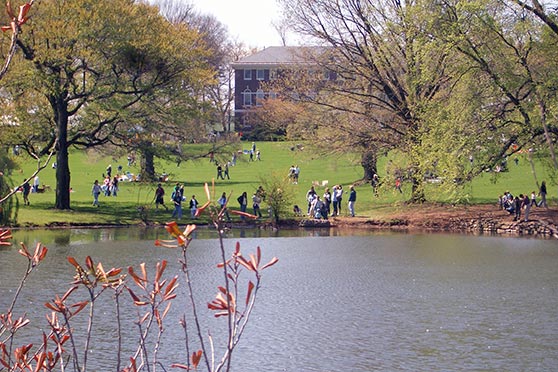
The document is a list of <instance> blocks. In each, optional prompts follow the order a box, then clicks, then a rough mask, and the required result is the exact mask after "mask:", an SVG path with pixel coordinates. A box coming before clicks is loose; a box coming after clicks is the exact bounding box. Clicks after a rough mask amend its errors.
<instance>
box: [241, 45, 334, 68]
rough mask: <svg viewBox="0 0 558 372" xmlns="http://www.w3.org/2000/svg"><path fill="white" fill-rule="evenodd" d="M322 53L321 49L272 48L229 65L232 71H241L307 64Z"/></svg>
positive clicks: (323, 49) (322, 49)
mask: <svg viewBox="0 0 558 372" xmlns="http://www.w3.org/2000/svg"><path fill="white" fill-rule="evenodd" d="M324 51H325V48H323V47H300V46H298V47H294V46H274V47H268V48H265V49H263V50H262V51H259V52H257V53H254V54H252V55H249V56H247V57H244V58H241V59H239V60H238V61H236V62H233V63H231V66H232V67H233V68H234V69H243V68H257V67H277V66H282V65H293V64H307V63H309V62H310V61H311V58H310V57H316V56H317V55H319V54H321V53H323V52H324Z"/></svg>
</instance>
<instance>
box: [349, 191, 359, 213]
mask: <svg viewBox="0 0 558 372" xmlns="http://www.w3.org/2000/svg"><path fill="white" fill-rule="evenodd" d="M349 190H350V191H349V213H350V214H351V217H354V216H355V203H356V197H357V195H356V190H355V187H354V186H353V185H351V187H350V188H349Z"/></svg>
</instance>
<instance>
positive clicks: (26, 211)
mask: <svg viewBox="0 0 558 372" xmlns="http://www.w3.org/2000/svg"><path fill="white" fill-rule="evenodd" d="M297 145H298V144H296V143H290V142H263V143H257V148H258V149H259V150H260V151H261V161H249V155H248V154H245V153H242V154H239V155H238V157H237V163H236V166H231V167H230V177H231V179H230V180H216V181H215V189H214V193H215V195H216V197H217V198H218V197H219V195H221V194H222V193H223V192H226V193H227V194H229V193H231V195H232V196H231V203H230V206H231V207H232V208H237V203H236V197H237V196H238V195H240V194H241V193H242V192H244V191H246V192H247V193H248V195H249V196H250V195H252V193H253V192H254V191H255V190H256V189H257V188H258V186H260V185H261V184H262V183H265V180H266V179H268V178H269V177H270V176H272V175H279V176H280V177H282V178H285V179H286V178H287V174H288V170H289V168H290V166H291V165H295V164H296V165H298V166H299V167H300V169H301V173H300V179H299V183H298V185H290V186H287V185H286V186H285V187H286V188H287V189H288V190H289V192H290V193H291V194H292V200H293V205H294V204H298V205H300V206H301V208H302V209H303V210H305V206H306V201H305V195H306V192H307V191H308V189H309V188H310V186H311V185H312V184H313V183H317V184H319V186H316V190H317V192H318V194H319V195H321V194H323V190H324V187H326V186H322V185H327V186H329V187H330V188H331V187H332V186H333V185H335V184H342V185H344V187H345V189H347V190H348V187H347V186H349V185H351V184H353V183H354V182H356V181H358V180H360V179H361V178H362V174H363V171H362V168H361V166H360V158H359V155H358V154H354V153H351V152H350V151H348V152H347V153H345V154H343V155H338V154H335V155H333V154H332V155H329V156H328V155H323V154H320V153H318V152H316V151H314V150H313V149H312V148H311V146H309V145H308V144H304V145H300V146H297ZM250 146H251V143H250V142H247V143H241V144H238V145H237V146H235V149H236V151H242V150H248V149H249V148H250ZM231 155H232V149H231V153H230V154H223V155H218V156H217V157H216V160H217V161H219V162H225V161H230V160H231V157H232V156H231ZM517 157H518V163H517V165H516V164H515V161H514V158H512V159H510V162H509V172H503V173H499V174H498V175H497V177H496V178H494V175H493V174H492V173H488V172H487V173H486V174H483V175H481V176H480V177H478V179H476V180H475V181H474V182H473V183H472V184H471V185H469V186H467V188H466V191H467V192H468V193H469V202H471V203H495V202H496V200H497V198H498V195H499V194H501V193H502V192H503V191H505V190H510V191H511V192H512V193H514V194H519V193H530V192H531V191H533V190H536V183H535V180H534V177H533V174H532V171H531V167H530V165H529V163H528V159H527V158H526V155H517ZM16 160H17V162H18V163H19V164H20V167H21V169H20V170H17V171H15V172H14V173H12V175H11V178H12V180H13V183H14V184H16V183H17V184H19V183H21V182H22V181H23V178H25V177H27V176H29V175H30V174H32V172H33V171H34V170H35V169H36V162H35V161H34V160H32V159H29V158H26V157H25V156H23V155H20V156H18V157H16ZM387 161H388V159H381V160H380V162H379V167H378V169H379V175H380V177H381V178H382V177H384V176H385V168H386V162H387ZM109 164H111V165H112V172H113V175H114V174H116V173H118V167H119V166H122V172H123V173H126V172H130V173H132V174H137V173H138V172H139V167H138V165H137V164H134V165H132V166H128V165H127V159H126V156H123V157H118V158H113V157H110V156H106V155H102V154H100V153H98V152H95V151H89V152H85V151H82V152H79V151H74V152H73V153H71V154H70V171H71V185H72V193H71V205H72V208H73V210H72V211H57V210H53V209H52V206H53V205H54V199H55V192H54V190H55V185H56V181H55V170H54V169H52V168H51V167H50V166H49V167H47V168H46V169H44V170H43V171H42V172H41V173H40V175H39V177H40V181H41V185H47V186H50V188H49V187H47V190H46V191H45V192H44V193H32V194H31V195H30V201H31V205H29V206H23V203H22V202H21V199H22V197H21V195H20V194H19V193H18V194H17V197H18V198H19V200H20V206H21V207H20V209H19V214H18V223H19V225H21V226H44V225H55V224H69V223H71V224H135V223H138V222H139V221H140V213H139V212H138V207H140V206H146V207H147V209H146V210H147V216H148V219H149V220H150V221H153V222H157V223H164V222H167V221H169V220H170V216H171V212H172V208H171V205H170V201H169V199H170V194H171V191H172V189H173V187H174V185H175V184H176V183H177V182H180V183H184V184H185V196H186V197H187V199H188V200H189V198H190V197H191V195H194V194H195V195H196V196H197V198H198V200H200V202H202V203H203V202H205V200H206V198H205V193H204V191H203V185H204V183H205V182H208V183H209V184H211V182H212V179H213V178H215V177H216V175H217V172H216V166H215V164H214V163H211V162H210V160H209V158H202V159H199V160H195V161H187V162H183V163H181V164H180V165H179V166H178V165H177V164H176V163H172V162H161V161H159V162H157V163H156V170H157V172H158V173H161V174H162V173H165V174H168V181H167V182H165V183H164V187H165V190H166V194H167V195H166V197H165V202H166V203H167V204H168V207H169V211H166V210H164V209H159V210H156V209H155V208H154V203H153V200H154V192H155V187H156V183H153V184H145V183H141V182H121V183H120V185H119V186H120V190H119V193H118V196H117V197H105V196H103V195H101V196H100V203H101V206H100V207H99V208H96V207H93V206H92V201H93V199H92V195H91V187H92V185H93V182H94V181H95V180H96V179H97V180H99V181H100V182H102V176H103V174H104V173H105V169H106V167H107V166H108V165H109ZM536 175H537V179H538V181H539V182H540V181H542V180H543V179H546V180H547V184H548V187H549V194H550V195H549V196H550V198H551V200H552V202H554V201H555V197H556V193H555V189H556V187H555V185H552V184H551V183H550V182H549V179H548V178H547V174H546V172H545V170H544V169H543V167H542V166H541V165H539V164H537V166H536ZM287 183H288V182H287ZM356 189H357V193H358V198H357V205H356V210H357V214H358V215H360V216H370V217H378V216H381V215H382V214H384V213H386V211H390V210H393V209H394V208H396V209H402V208H408V206H406V205H405V204H404V202H405V201H406V200H408V199H409V195H410V189H411V186H410V184H408V183H403V194H401V193H399V192H397V191H396V190H395V189H394V188H393V187H392V185H384V187H383V188H382V189H381V190H380V194H379V196H378V197H376V196H374V195H373V192H372V188H371V187H370V185H369V184H363V185H360V186H358V187H357V188H356ZM345 199H346V198H345ZM427 199H428V200H429V201H437V202H448V201H449V202H451V201H452V200H451V198H450V197H448V196H447V195H444V194H443V193H441V192H440V190H439V188H438V187H437V186H436V185H435V184H431V185H429V187H428V189H427ZM185 204H187V203H185ZM249 206H250V205H249ZM411 208H419V206H412V207H411ZM262 209H263V208H262ZM343 209H344V212H345V213H346V210H347V208H346V200H345V201H344V202H343ZM185 212H186V213H185V214H184V215H185V217H183V220H182V222H183V223H187V222H188V221H189V219H188V215H189V214H188V213H187V212H188V211H185Z"/></svg>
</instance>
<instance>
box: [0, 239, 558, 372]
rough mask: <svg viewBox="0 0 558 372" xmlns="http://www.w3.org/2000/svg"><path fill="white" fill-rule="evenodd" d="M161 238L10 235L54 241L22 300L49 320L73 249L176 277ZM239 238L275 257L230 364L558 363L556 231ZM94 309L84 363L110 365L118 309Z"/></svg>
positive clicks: (257, 367) (14, 263) (203, 282)
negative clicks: (550, 236) (548, 235)
mask: <svg viewBox="0 0 558 372" xmlns="http://www.w3.org/2000/svg"><path fill="white" fill-rule="evenodd" d="M57 234H61V235H57ZM166 236H167V235H166V232H164V231H161V230H157V231H154V230H149V231H146V230H136V229H115V230H94V231H91V230H73V231H65V232H55V231H48V232H40V233H36V232H17V233H16V240H17V241H26V242H27V243H28V244H29V245H30V246H32V247H33V246H34V242H35V241H37V240H42V241H45V242H46V245H47V246H48V247H49V254H48V256H47V259H46V261H45V262H44V263H43V264H42V266H41V267H40V270H39V271H38V272H37V273H35V275H33V276H32V277H31V278H30V279H29V280H28V282H27V287H26V290H25V292H24V295H23V296H22V298H21V302H20V309H23V310H22V311H26V312H27V314H28V317H30V318H31V319H32V322H33V325H34V326H35V327H38V328H41V329H42V328H44V326H45V321H44V314H46V313H47V311H46V309H45V308H44V307H43V306H42V305H43V304H44V302H46V301H48V300H50V299H52V298H53V297H54V295H55V294H59V295H61V294H63V292H65V290H66V289H67V288H68V285H69V283H70V282H71V280H72V274H73V272H72V267H71V266H70V265H69V264H68V262H67V260H66V257H67V256H74V257H76V259H78V261H80V262H83V261H84V258H85V257H86V256H87V255H90V256H92V257H93V259H94V260H95V261H96V262H97V261H101V262H103V265H104V267H105V269H107V268H110V267H113V266H124V267H127V266H128V265H134V267H136V268H137V267H138V265H139V263H141V262H145V263H146V264H147V267H148V269H150V271H151V272H153V268H154V267H155V263H156V262H157V261H159V260H162V259H166V260H168V262H169V268H168V269H167V271H168V273H169V274H173V275H174V274H177V273H179V264H178V262H177V260H178V258H179V252H177V251H176V250H170V249H164V248H160V247H155V246H154V245H153V240H154V239H155V238H157V237H159V238H166ZM214 238H215V232H213V231H199V232H197V234H196V238H195V240H194V241H193V242H192V244H191V246H190V248H189V253H190V255H191V256H190V260H191V264H190V265H191V275H192V277H193V283H194V285H195V291H196V293H197V294H198V297H199V298H200V306H199V307H198V308H199V309H200V311H201V313H202V318H203V319H204V320H203V327H204V328H205V327H207V328H209V329H211V333H212V335H214V336H215V338H216V342H218V341H219V336H218V335H219V334H220V332H222V328H223V326H224V322H223V320H222V319H214V318H213V317H212V315H211V313H209V312H208V311H207V308H206V306H205V304H206V303H207V302H208V301H211V300H212V299H213V298H214V296H215V294H216V293H217V292H216V286H217V285H220V281H221V279H222V273H221V272H220V271H219V270H217V269H216V268H215V263H217V262H218V261H219V250H218V246H217V241H216V240H215V239H214ZM237 241H239V242H240V244H241V247H242V250H243V252H244V253H245V254H247V253H250V252H253V251H254V250H255V248H256V247H257V246H258V245H259V246H261V248H262V255H263V259H262V261H264V262H267V261H268V260H269V259H271V258H272V257H274V256H276V257H278V258H279V263H278V264H277V265H275V266H273V267H272V268H269V269H267V270H265V271H264V276H263V285H262V288H261V292H260V296H259V298H258V302H257V304H256V307H255V309H254V313H253V318H252V319H251V323H250V324H249V325H248V328H247V329H246V333H245V335H244V337H243V340H242V341H241V343H240V346H239V348H238V350H237V351H236V352H235V355H234V357H233V368H232V370H233V371H236V372H251V371H254V372H260V371H266V372H273V371H293V372H300V371H303V372H306V371H316V372H328V371H331V372H338V371H350V372H366V371H555V370H557V369H558V244H556V241H554V240H535V239H516V238H500V237H475V236H461V235H420V234H417V235H407V234H391V233H382V234H371V233H368V232H364V231H356V232H355V231H337V232H335V234H332V233H331V232H330V231H329V230H309V231H300V230H297V231H295V232H280V233H274V232H267V231H264V232H261V231H258V230H247V231H243V232H240V231H234V232H231V233H230V234H229V236H228V238H227V239H226V245H227V250H229V251H231V250H232V249H233V248H234V245H235V243H236V242H237ZM17 249H18V247H16V246H14V247H11V248H3V247H2V248H0V312H3V311H4V309H5V308H6V307H7V306H8V304H9V301H10V300H11V296H10V293H12V291H13V289H14V288H15V286H16V285H17V283H18V282H19V280H18V278H19V277H20V276H21V274H20V272H21V270H23V269H24V267H25V261H24V260H23V259H22V258H20V256H19V255H18V254H17ZM183 287H184V286H183ZM183 290H184V289H183ZM180 297H182V296H180ZM107 303H108V304H110V302H107ZM175 305H176V306H175ZM175 305H173V309H174V310H173V311H172V312H171V313H170V315H169V318H168V323H167V329H166V331H165V334H164V338H165V341H164V343H163V347H162V351H161V358H162V359H163V361H164V364H165V365H166V366H168V365H170V364H171V363H173V362H180V363H184V351H183V345H184V341H183V337H182V336H183V335H182V333H183V332H182V331H181V329H180V327H179V326H178V325H177V324H178V322H177V319H178V317H179V316H180V314H181V313H182V309H181V308H182V307H183V306H184V302H183V300H182V299H181V298H179V299H177V302H176V303H175ZM98 314H100V315H101V317H100V319H99V320H98V322H99V323H97V324H96V330H97V337H96V338H95V339H94V342H93V344H92V347H91V350H90V356H89V365H88V366H89V368H88V369H89V370H90V371H110V370H114V348H115V346H114V345H115V337H114V334H113V333H114V321H115V319H114V316H113V315H112V314H113V311H112V309H111V308H110V306H108V305H107V306H106V307H102V306H101V308H99V309H98ZM124 318H126V319H125V320H127V321H130V322H133V320H134V319H136V313H135V312H134V311H132V310H129V311H127V312H126V314H125V316H124ZM29 332H31V329H30V330H29ZM126 332H129V333H128V334H127V336H126V338H127V339H128V337H129V339H131V340H136V339H137V337H135V336H134V334H135V333H134V332H135V329H134V327H133V326H130V327H129V329H127V330H126ZM31 333H32V332H31ZM78 333H79V332H78ZM24 336H25V337H30V336H28V335H24ZM34 342H36V343H38V342H39V340H36V341H34ZM130 351H131V350H130Z"/></svg>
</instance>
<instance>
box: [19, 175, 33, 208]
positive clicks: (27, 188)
mask: <svg viewBox="0 0 558 372" xmlns="http://www.w3.org/2000/svg"><path fill="white" fill-rule="evenodd" d="M21 188H22V190H21V193H22V194H23V204H25V205H29V204H30V203H29V193H30V192H31V185H30V184H29V180H23V186H22V187H21Z"/></svg>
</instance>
